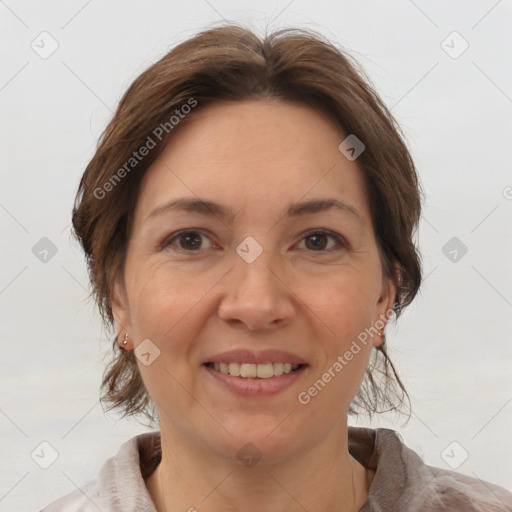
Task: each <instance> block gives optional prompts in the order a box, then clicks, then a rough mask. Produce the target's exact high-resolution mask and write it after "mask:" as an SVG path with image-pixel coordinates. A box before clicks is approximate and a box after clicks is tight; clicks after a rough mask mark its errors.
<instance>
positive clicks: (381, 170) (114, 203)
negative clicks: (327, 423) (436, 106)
mask: <svg viewBox="0 0 512 512" xmlns="http://www.w3.org/2000/svg"><path fill="white" fill-rule="evenodd" d="M369 83H370V82H369V80H368V78H367V77H366V75H365V74H364V72H363V71H362V70H361V69H360V68H359V66H358V64H357V63H356V62H354V61H353V60H352V59H351V57H350V56H348V55H346V54H345V53H344V52H342V51H341V50H339V49H338V48H336V47H335V46H334V45H333V44H332V43H330V42H329V41H327V40H325V39H324V38H323V37H322V36H320V35H319V34H317V33H315V32H312V31H306V30H299V29H285V30H279V31H277V32H274V33H272V34H269V35H266V36H265V37H264V38H259V37H258V36H257V35H255V34H254V33H253V32H252V31H251V30H249V29H247V28H245V27H241V26H238V25H234V24H228V25H225V26H220V27H216V28H210V29H208V30H205V31H203V32H201V33H199V34H198V35H196V36H195V37H192V38H191V39H189V40H187V41H185V42H183V43H181V44H179V45H178V46H176V47H175V48H174V49H172V50H171V51H170V52H169V53H167V54H166V55H165V56H164V57H162V58H161V59H160V60H159V61H158V62H156V63H155V64H153V65H151V66H150V67H149V68H148V69H147V70H146V71H144V72H143V73H142V74H141V75H140V76H138V77H137V78H136V79H135V81H134V82H133V83H132V84H131V86H130V87H129V88H128V90H127V91H126V92H125V94H124V95H123V97H122V99H121V101H120V103H119V106H118V108H117V110H116V112H115V114H114V116H113V118H112V120H111V121H110V123H109V124H108V126H107V127H106V129H105V130H104V132H103V134H102V136H101V137H100V140H99V142H98V146H97V150H96V153H95V155H94V156H93V158H92V160H91V161H90V162H89V164H88V165H87V168H86V170H85V172H84V174H83V176H82V179H81V182H80V186H79V189H78V193H77V196H76V199H75V207H74V209H73V228H74V232H75V236H76V237H77V238H78V240H79V241H80V243H81V244H82V247H83V249H84V251H85V254H86V258H87V263H88V269H89V276H90V280H91V284H92V288H93V290H92V293H93V294H94V296H95V299H96V302H97V304H98V307H99V309H100V313H101V315H102V318H103V320H104V322H105V324H106V325H107V326H112V325H113V315H112V308H111V302H110V299H111V297H112V292H113V286H114V282H115V280H116V278H117V277H118V276H120V275H121V272H122V270H123V265H124V259H125V255H126V248H127V240H128V237H129V233H130V226H131V221H132V216H133V212H134V208H135V204H136V200H137V195H138V188H139V184H140V182H141V180H142V177H143V175H144V173H145V172H146V170H147V169H148V168H149V166H150V165H151V164H152V163H153V161H154V160H155V159H156V157H157V156H158V155H159V154H160V152H161V151H162V149H163V147H164V145H165V143H166V142H167V140H168V139H169V137H171V136H172V130H173V129H174V127H175V125H176V124H178V123H180V122H181V123H183V122H186V117H187V116H184V115H182V114H186V113H187V112H189V111H190V110H191V109H192V106H193V107H194V110H193V111H192V112H191V113H190V115H194V113H195V112H197V111H198V110H199V109H201V107H202V106H205V105H207V104H211V103H215V102H218V101H241V100H246V99H252V98H273V99H278V100H279V99H280V100H285V101H294V102H299V103H302V104H307V105H310V106H312V107H314V108H316V109H320V111H322V112H324V113H325V114H327V115H329V116H330V117H331V118H332V119H333V120H334V121H335V122H336V123H338V125H339V126H340V128H342V130H343V131H344V132H345V133H347V134H355V135H356V136H357V137H358V138H359V139H360V140H361V141H362V142H363V143H364V145H365V150H364V152H363V153H362V154H361V155H360V156H359V158H358V164H359V165H360V167H361V169H362V171H363V173H364V176H365V181H366V185H367V192H368V197H369V203H370V209H371V215H372V221H373V226H374V230H375V234H376V239H377V245H378V247H379V251H380V256H381V261H382V267H383V271H384V274H385V276H386V277H389V278H390V279H391V280H392V281H393V282H394V283H395V285H396V286H397V293H396V296H395V301H394V306H393V310H394V312H395V313H396V317H398V316H399V315H400V313H401V311H402V310H403V308H404V307H406V306H407V305H408V304H409V303H410V302H411V301H412V300H413V298H414V297H415V295H416V293H417V292H418V289H419V287H420V284H421V266H420V259H419V254H418V251H417V249H416V247H415V244H414V242H413V236H414V234H415V231H416V229H417V225H418V221H419V218H420V212H421V198H420V185H419V182H418V177H417V174H416V170H415V167H414V164H413V161H412V159H411V156H410V154H409V152H408V150H407V147H406V145H405V143H404V141H403V138H402V136H401V131H400V128H399V127H398V125H397V123H396V121H395V120H394V118H393V116H392V115H391V113H390V112H389V111H388V109H387V108H386V107H385V105H384V104H383V103H382V101H381V100H380V98H379V97H378V95H377V94H376V92H375V91H374V89H373V88H372V86H371V85H369ZM185 105H189V107H188V108H187V109H185ZM173 117H174V118H175V119H172V118H173ZM178 117H179V120H178V121H177V122H176V119H178ZM164 132H165V133H164ZM150 140H151V143H150V142H149V141H150ZM143 146H146V147H147V148H149V147H150V148H151V149H150V150H149V151H144V153H145V156H144V158H140V159H138V158H137V159H135V158H134V156H133V155H134V154H135V153H134V152H137V151H139V152H140V154H142V153H143V151H141V148H142V147H143ZM137 154H138V153H137ZM128 163H129V165H128ZM105 197H108V199H107V200H104V198H105ZM113 349H114V356H113V359H112V360H111V361H110V364H109V365H108V367H107V368H106V370H105V374H104V377H103V382H102V390H103V395H102V402H103V404H104V405H106V406H107V409H114V408H119V409H121V410H122V411H123V412H124V414H125V415H131V414H136V413H144V414H146V416H147V417H148V418H150V419H154V417H155V416H154V413H155V411H154V406H153V403H152V401H151V399H150V397H149V395H148V393H147V390H146V389H145V386H144V383H143V381H142V378H141V375H140V372H139V370H138V367H137V364H136V359H135V356H134V353H133V351H125V350H122V349H120V348H119V346H118V344H117V336H116V338H115V339H114V340H113ZM405 397H407V399H408V396H407V392H406V391H405V388H404V386H403V385H402V382H401V381H400V379H399V377H398V375H397V373H396V371H395V369H394V367H393V364H392V363H391V361H390V360H389V357H388V355H387V353H386V349H385V345H382V346H381V347H378V349H377V351H374V358H373V361H372V363H371V364H370V366H369V368H368V369H367V371H366V376H365V380H364V381H363V384H362V386H361V389H360V391H359V393H358V395H357V396H356V398H355V399H354V402H353V404H352V406H351V408H350V410H349V412H351V413H355V412H356V411H357V406H360V407H362V408H363V409H365V410H366V411H368V412H369V413H370V414H371V413H372V412H382V411H383V410H391V409H394V410H400V408H401V406H402V405H403V404H404V403H405V400H404V398H405Z"/></svg>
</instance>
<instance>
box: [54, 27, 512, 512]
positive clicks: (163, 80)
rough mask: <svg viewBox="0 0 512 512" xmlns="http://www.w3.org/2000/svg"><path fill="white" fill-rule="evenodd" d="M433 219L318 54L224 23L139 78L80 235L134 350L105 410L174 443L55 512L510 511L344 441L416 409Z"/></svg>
mask: <svg viewBox="0 0 512 512" xmlns="http://www.w3.org/2000/svg"><path fill="white" fill-rule="evenodd" d="M420 211H421V201H420V188H419V184H418V179H417V175H416V170H415V167H414V164H413V162H412V160H411V157H410V155H409V153H408V151H407V148H406V146H405V144H404V142H403V140H402V138H401V136H400V133H399V129H398V127H397V126H396V124H395V122H394V120H393V118H392V116H391V114H390V113H389V112H388V111H387V109H386V108H385V106H384V105H383V104H382V102H381V101H380V100H379V98H378V97H377V95H376V94H375V92H374V91H373V90H372V89H371V87H370V86H369V85H368V84H367V83H366V81H365V80H364V79H363V78H362V73H361V72H358V71H357V69H356V65H355V64H354V63H351V62H350V61H349V58H348V57H347V56H345V55H343V54H342V53H341V52H340V51H339V50H338V49H336V48H335V47H334V46H332V45H331V44H330V43H329V42H327V41H324V40H323V39H322V38H320V37H319V36H317V35H315V34H312V33H309V32H304V31H297V30H286V31H280V32H277V33H274V34H272V35H270V36H267V37H266V38H265V39H264V40H260V39H259V38H258V37H257V36H256V35H255V34H253V33H252V32H251V31H249V30H247V29H245V28H242V27H239V26H235V25H227V26H223V27H221V28H216V29H211V30H208V31H205V32H203V33H201V34H199V35H197V36H195V37H193V38H192V39H190V40H188V41H186V42H184V43H182V44H181V45H179V46H178V47H176V48H175V49H173V50H172V51H170V52H169V53H168V54H167V55H166V56H164V57H163V58H162V59H161V60H160V61H159V62H157V63H156V64H154V65H153V66H151V67H150V68H149V69H148V70H147V71H145V72H144V73H142V75H141V76H139V77H138V78H137V79H136V80H135V81H134V83H133V84H132V85H131V87H130V88H129V90H128V91H127V92H126V94H125V95H124V97H123V99H122V100H121V102H120V105H119V107H118V109H117V112H116V113H115V115H114V118H113V119H112V121H111V122H110V124H109V125H108V127H107V129H106V131H105V132H104V134H103V136H102V138H101V140H100V144H99V146H98V149H97V152H96V154H95V155H94V157H93V159H92V160H91V162H90V163H89V165H88V167H87V169H86V171H85V173H84V175H83V178H82V181H81V183H80V188H79V192H78V195H77V200H76V206H75V210H74V212H73V226H74V229H75V233H76V235H77V237H78V239H79V240H80V242H81V244H82V246H83V248H84V251H85V253H86V256H87V260H88V264H89V269H90V276H91V282H92V284H93V287H94V292H95V296H96V299H97V302H98V305H99V308H100V311H101V313H102V314H103V317H104V319H105V321H106V322H107V323H108V324H109V325H113V326H114V327H115V331H116V338H115V341H114V358H113V360H112V362H111V364H110V366H109V367H108V369H107V371H106V373H105V376H104V382H103V385H104V391H105V395H104V397H103V400H104V402H105V403H107V404H108V405H109V407H110V408H120V409H121V410H123V411H124V413H125V414H136V413H144V414H146V415H147V416H148V417H150V418H153V417H157V418H158V424H159V431H158V432H153V433H148V434H143V435H140V436H137V437H135V438H133V439H131V440H130V441H128V442H127V443H125V444H123V445H122V446H121V448H120V449H119V452H118V454H117V455H116V456H115V457H113V458H112V459H109V460H108V461H107V462H105V464H104V465H103V467H102V469H101V472H100V475H99V478H98V479H97V480H95V481H93V482H91V483H89V484H88V486H87V487H85V488H83V489H82V490H77V491H76V492H74V493H72V494H70V495H68V496H66V497H64V498H62V499H61V500H59V501H57V502H55V503H54V504H52V505H50V506H48V507H47V508H45V509H44V510H45V511H46V512H53V511H63V510H66V511H72V510H77V511H78V510H80V511H89V510H91V511H92V510H98V509H99V510H102V511H103V512H107V511H123V512H127V511H141V510H146V511H155V510H156V511H158V512H167V511H174V510H189V511H194V510H199V511H202V510H205V511H206V510H210V511H217V510H244V511H252V510H254V511H260V510H265V511H284V510H286V511H290V510H297V511H298V510H307V511H309V512H315V511H327V510H329V511H340V512H341V511H343V512H348V511H364V512H369V511H391V510H393V511H407V512H411V511H420V510H421V511H440V510H451V511H453V510H461V511H462V510H464V511H482V510H486V511H491V510H492V511H505V510H511V507H512V495H511V494H510V493H508V492H507V491H506V490H505V489H502V488H500V487H498V486H495V485H493V484H489V483H484V482H481V481H479V480H477V479H472V478H469V477H466V476H463V475H459V474H457V473H454V472H451V471H446V470H441V469H437V468H433V467H430V466H427V465H425V464H423V462H422V461H421V459H420V458H419V456H418V455H416V454H415V453H414V452H413V451H412V450H410V449H409V448H407V447H406V446H404V444H403V443H402V441H401V439H400V437H399V436H398V435H397V434H396V433H395V432H394V431H391V430H387V429H376V430H372V429H364V428H355V427H348V426H347V414H349V413H352V412H355V411H356V410H357V408H363V409H366V410H367V411H369V412H370V413H372V412H378V411H381V410H389V409H400V408H401V407H402V406H403V405H404V402H405V400H406V398H407V394H406V392H405V389H404V388H403V386H402V384H401V382H400V379H399V378H398V376H397V374H396V372H395V370H394V368H393V365H392V364H391V362H390V360H389V358H388V356H387V354H386V350H385V328H386V324H387V322H388V321H389V320H390V318H392V317H393V316H395V317H398V316H399V315H400V314H401V312H402V311H403V309H404V308H405V307H406V306H407V305H408V304H410V302H411V301H412V300H413V298H414V297H415V295H416V293H417V292H418V289H419V286H420V283H421V269H420V262H419V256H418V252H417V250H416V247H415V245H414V243H413V241H412V237H413V234H414V232H415V229H416V227H417V224H418V221H419V217H420ZM320 241H322V243H320Z"/></svg>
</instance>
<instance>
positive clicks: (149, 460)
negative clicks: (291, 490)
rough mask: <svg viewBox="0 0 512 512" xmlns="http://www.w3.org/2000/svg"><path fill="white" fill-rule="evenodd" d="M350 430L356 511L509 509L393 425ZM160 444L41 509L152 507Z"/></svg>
mask: <svg viewBox="0 0 512 512" xmlns="http://www.w3.org/2000/svg"><path fill="white" fill-rule="evenodd" d="M348 435H349V451H350V453H351V454H352V456H353V457H354V458H356V459H357V460H358V461H359V462H360V463H361V464H362V465H363V466H365V467H367V468H370V469H373V470H375V477H374V479H373V481H372V484H371V487H370V491H369V496H368V501H367V502H366V504H365V505H364V507H363V508H362V509H361V510H360V512H420V511H421V512H441V511H450V512H512V493H510V492H509V491H507V490H505V489H503V488H501V487H498V486H497V485H493V484H490V483H488V482H483V481H481V480H478V479H476V478H470V477H467V476H464V475H460V474H458V473H455V472H453V471H447V470H444V469H438V468H435V467H432V466H427V465H426V464H424V463H423V461H422V460H421V458H420V457H419V456H418V455H417V454H416V453H415V452H414V451H412V450H411V449H409V448H407V446H405V445H404V444H403V442H402V441H401V439H400V437H399V436H398V435H397V433H396V432H394V431H393V430H388V429H376V430H372V429H366V428H356V427H349V432H348ZM159 447H160V435H159V432H151V433H146V434H142V435H139V436H136V437H133V438H132V439H130V440H129V441H127V442H126V443H124V444H123V445H122V446H121V447H120V449H119V452H118V453H117V455H116V456H115V457H112V458H110V459H108V460H107V461H106V462H105V463H104V464H103V467H102V468H101V470H100V474H99V477H98V478H97V479H96V480H93V481H92V482H90V483H88V484H87V485H86V486H85V487H83V488H82V489H80V490H78V489H77V490H76V491H74V492H72V493H71V494H68V495H67V496H64V497H63V498H61V499H60V500H58V501H56V502H54V503H52V504H51V505H49V506H47V507H46V508H44V509H43V510H42V511H41V512H97V511H98V510H101V511H102V512H156V509H155V507H154V505H153V502H152V501H151V497H150V495H149V493H148V491H147V489H146V485H145V483H144V477H147V476H149V474H151V471H153V470H154V469H155V467H156V466H157V465H158V463H159V460H160V457H159ZM155 453H156V456H155Z"/></svg>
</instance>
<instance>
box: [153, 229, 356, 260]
mask: <svg viewBox="0 0 512 512" xmlns="http://www.w3.org/2000/svg"><path fill="white" fill-rule="evenodd" d="M191 234H194V235H200V236H205V237H207V238H208V235H206V234H205V233H202V232H201V231H199V230H194V229H185V230H181V231H177V232H176V233H173V234H172V235H171V236H170V237H168V238H167V239H165V240H164V241H163V242H162V244H160V250H162V249H167V248H169V247H170V246H171V244H173V243H174V242H175V241H176V240H179V239H180V238H181V237H183V236H185V235H191ZM314 235H325V236H328V237H331V238H332V239H334V240H335V241H336V243H337V244H338V246H340V247H341V248H342V249H347V248H348V243H347V241H346V240H345V238H344V237H342V236H341V235H338V234H337V233H334V232H332V231H327V230H316V231H308V232H307V233H305V234H304V235H303V237H302V238H301V241H302V240H304V239H306V238H309V237H312V236H314ZM175 250H176V251H178V252H188V253H192V254H193V253H200V252H201V250H200V249H198V250H187V249H182V248H178V249H175ZM306 250H307V249H306ZM335 250H336V249H335V248H331V249H323V250H318V251H315V250H309V251H308V252H318V253H322V252H323V253H331V252H333V251H335Z"/></svg>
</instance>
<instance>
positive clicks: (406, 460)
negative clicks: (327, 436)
mask: <svg viewBox="0 0 512 512" xmlns="http://www.w3.org/2000/svg"><path fill="white" fill-rule="evenodd" d="M349 441H351V443H352V446H353V451H352V453H353V455H354V456H355V457H356V458H358V460H359V461H360V462H361V463H362V464H363V465H365V466H366V467H368V468H370V469H373V471H374V472H375V476H374V479H373V481H372V484H371V486H370V490H369V496H368V503H367V504H366V506H365V507H363V509H362V511H361V512H381V511H386V510H393V511H395V512H420V511H421V512H443V511H451V512H452V511H453V512H459V511H460V512H511V511H512V493H510V492H509V491H507V490H506V489H503V488H502V487H499V486H497V485H494V484H491V483H489V482H484V481H482V480H479V479H478V478H472V477H469V476H465V475H462V474H459V473H456V472H455V471H450V470H445V469H440V468H436V467H433V466H429V465H427V464H425V463H424V462H423V460H422V459H421V457H420V456H419V455H418V454H417V453H416V452H414V451H413V450H411V449H410V448H408V447H407V446H406V445H405V444H404V442H403V440H402V438H401V436H400V435H399V434H398V433H397V432H395V431H394V430H389V429H375V430H371V429H359V428H358V429H355V430H354V428H353V427H351V428H350V429H349Z"/></svg>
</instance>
